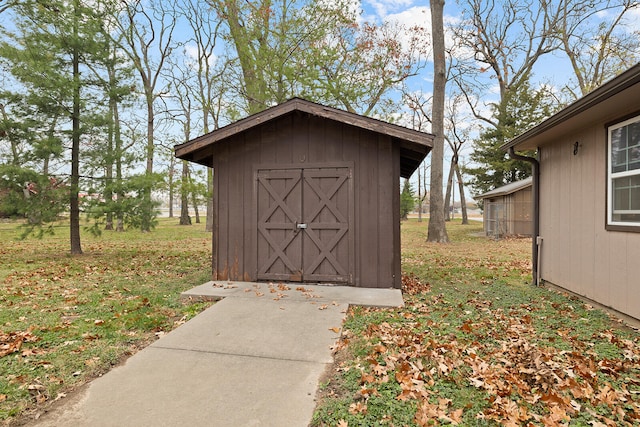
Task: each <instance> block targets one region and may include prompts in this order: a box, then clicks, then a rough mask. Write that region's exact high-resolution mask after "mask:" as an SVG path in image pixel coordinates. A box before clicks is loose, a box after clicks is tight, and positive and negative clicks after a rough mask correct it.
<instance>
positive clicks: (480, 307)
mask: <svg viewBox="0 0 640 427" xmlns="http://www.w3.org/2000/svg"><path fill="white" fill-rule="evenodd" d="M476 228H477V226H476ZM477 231H479V230H476V229H475V228H474V227H473V226H466V227H465V226H461V225H460V224H450V225H449V233H450V236H451V237H452V238H453V243H450V244H447V245H439V244H428V243H426V242H425V240H426V235H425V233H426V224H424V225H422V224H419V223H417V222H416V223H404V224H403V256H404V259H403V261H404V267H405V268H406V269H407V271H408V272H409V273H408V274H407V275H405V276H404V277H403V284H404V288H405V289H404V298H405V304H406V305H405V307H404V308H402V309H375V308H362V307H354V308H352V309H351V311H350V315H349V318H348V320H347V321H346V323H345V325H344V332H343V334H342V340H341V341H340V343H339V344H338V346H337V354H336V364H335V365H334V367H333V370H332V372H331V373H330V375H329V377H328V379H327V380H326V381H325V382H324V383H323V384H322V387H321V392H320V395H319V399H320V403H319V406H318V408H317V409H316V413H315V415H314V421H313V425H315V426H327V425H331V426H334V425H339V426H376V425H388V426H429V425H446V424H450V425H465V426H470V425H471V426H472V425H505V426H543V425H544V426H564V425H576V426H577V425H591V426H627V425H628V426H632V425H640V341H639V338H638V333H637V332H636V331H634V330H632V329H630V328H626V327H625V326H623V325H622V324H621V323H619V322H616V321H615V320H612V319H611V318H610V317H609V316H608V315H607V314H605V313H604V312H602V311H600V310H596V309H594V308H593V307H591V306H590V305H589V304H586V303H584V302H582V301H580V300H578V299H576V298H570V297H568V296H566V295H562V294H560V293H558V292H555V291H551V290H548V289H543V288H535V287H532V286H531V285H530V284H529V281H530V275H529V271H530V270H529V268H530V265H529V263H528V262H526V261H524V260H526V259H527V256H528V251H529V250H530V240H529V239H510V240H502V241H491V240H486V239H484V238H481V237H473V236H472V234H473V233H475V232H477Z"/></svg>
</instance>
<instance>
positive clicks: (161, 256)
mask: <svg viewBox="0 0 640 427" xmlns="http://www.w3.org/2000/svg"><path fill="white" fill-rule="evenodd" d="M177 222H178V220H177V219H161V220H160V224H159V226H158V228H157V230H156V231H154V232H152V233H140V232H139V231H127V232H125V233H116V232H104V233H103V234H102V236H101V237H93V236H91V235H90V234H87V233H85V234H83V235H82V245H83V250H84V252H85V254H84V255H81V256H70V255H69V233H68V225H67V224H64V223H61V224H58V225H57V226H56V227H55V235H53V236H45V237H44V238H43V239H42V240H38V239H27V240H20V239H19V236H20V231H19V230H18V224H17V223H13V222H1V223H0V242H2V243H0V260H1V261H0V283H1V287H0V307H1V309H0V424H11V423H16V422H18V421H19V418H20V416H21V415H26V414H28V413H31V412H33V411H34V410H37V408H38V407H40V406H42V405H46V404H48V403H50V402H52V401H55V400H59V399H63V398H64V396H65V394H66V393H69V392H70V391H71V390H73V389H74V388H77V387H78V386H79V385H81V384H83V383H86V382H87V381H89V380H91V379H93V378H95V377H96V376H98V375H100V374H102V373H104V372H106V371H108V370H109V369H110V368H111V367H112V366H114V365H116V364H118V363H120V362H121V361H122V360H124V358H125V357H127V356H130V355H131V354H133V353H135V352H136V351H137V350H139V349H140V348H143V347H144V346H146V345H148V344H149V343H150V342H152V341H153V340H155V339H157V336H159V335H162V334H163V333H166V332H168V331H170V330H171V329H173V328H175V327H176V326H177V325H180V324H182V323H184V322H185V321H186V320H188V319H189V318H190V317H193V316H194V315H195V314H197V313H198V312H200V311H201V310H203V309H204V308H205V307H206V306H207V304H204V303H197V304H187V303H184V302H182V301H181V300H180V297H179V295H180V292H182V291H183V290H186V289H189V288H191V287H193V286H196V285H199V284H201V283H204V282H205V281H207V280H209V278H210V266H211V261H210V260H211V234H210V233H207V232H205V231H204V225H200V224H197V225H193V226H179V225H177Z"/></svg>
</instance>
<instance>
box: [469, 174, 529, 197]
mask: <svg viewBox="0 0 640 427" xmlns="http://www.w3.org/2000/svg"><path fill="white" fill-rule="evenodd" d="M532 183H533V178H532V177H529V178H525V179H522V180H520V181H516V182H510V183H509V184H506V185H503V186H502V187H498V188H495V189H493V190H491V191H487V192H486V193H484V194H481V195H479V196H476V197H474V199H476V200H478V199H487V198H489V197H498V196H507V195H509V194H513V193H515V192H516V191H519V190H522V189H524V188H527V187H531V186H532V185H533V184H532Z"/></svg>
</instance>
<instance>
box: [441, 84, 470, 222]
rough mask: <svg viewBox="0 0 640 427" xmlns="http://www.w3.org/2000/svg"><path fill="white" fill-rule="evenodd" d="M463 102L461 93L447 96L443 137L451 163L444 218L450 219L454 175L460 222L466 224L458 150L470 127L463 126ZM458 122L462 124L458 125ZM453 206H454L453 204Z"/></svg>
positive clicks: (465, 208)
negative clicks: (450, 153)
mask: <svg viewBox="0 0 640 427" xmlns="http://www.w3.org/2000/svg"><path fill="white" fill-rule="evenodd" d="M464 102H465V100H464V97H463V96H462V95H461V94H459V93H458V94H455V95H453V96H451V97H449V100H448V105H447V115H446V122H447V125H446V126H445V127H446V129H447V135H446V137H445V139H446V141H447V144H448V145H449V148H450V149H451V152H452V155H451V164H450V166H449V177H448V179H447V191H446V193H445V201H444V205H445V220H446V221H450V220H451V215H450V211H451V193H452V190H453V177H454V176H455V177H456V179H457V181H458V189H459V194H460V209H461V211H462V224H468V223H469V221H468V214H467V203H466V200H465V195H464V181H463V180H462V172H461V170H460V151H461V150H462V146H463V144H464V143H465V142H466V141H467V140H468V138H469V133H470V130H471V127H468V126H467V127H464V124H467V123H469V122H470V121H471V120H469V118H468V117H465V116H464V115H463V114H462V113H461V111H460V106H461V104H463V103H464ZM460 123H462V124H463V126H462V127H461V126H460ZM454 207H455V206H454Z"/></svg>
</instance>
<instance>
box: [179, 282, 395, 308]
mask: <svg viewBox="0 0 640 427" xmlns="http://www.w3.org/2000/svg"><path fill="white" fill-rule="evenodd" d="M287 288H288V289H287ZM260 294H264V296H265V297H267V298H278V297H280V298H281V299H288V300H294V301H299V300H311V301H317V302H322V303H327V302H328V303H332V302H334V301H335V302H337V303H339V304H351V305H361V306H366V307H404V300H403V299H402V291H400V289H392V288H357V287H353V286H332V285H309V284H306V283H299V284H295V283H286V284H282V283H256V282H232V281H229V282H227V281H211V282H207V283H205V284H203V285H200V286H197V287H195V288H193V289H190V290H188V291H186V292H183V293H182V297H183V298H194V299H208V300H219V299H222V298H226V297H238V298H250V297H255V296H256V295H260Z"/></svg>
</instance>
